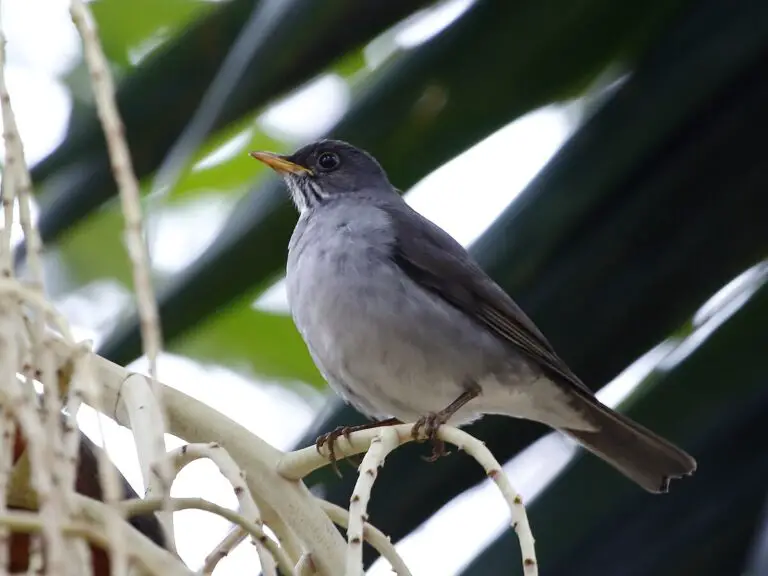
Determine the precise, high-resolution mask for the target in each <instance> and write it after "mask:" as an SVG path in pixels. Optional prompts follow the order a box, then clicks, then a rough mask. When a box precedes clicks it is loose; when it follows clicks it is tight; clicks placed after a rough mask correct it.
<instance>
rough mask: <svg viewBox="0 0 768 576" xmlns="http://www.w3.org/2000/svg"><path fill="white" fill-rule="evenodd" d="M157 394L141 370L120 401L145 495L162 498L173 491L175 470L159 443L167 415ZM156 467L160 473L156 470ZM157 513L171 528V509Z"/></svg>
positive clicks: (130, 378) (127, 383)
mask: <svg viewBox="0 0 768 576" xmlns="http://www.w3.org/2000/svg"><path fill="white" fill-rule="evenodd" d="M154 398H155V395H154V394H153V391H152V384H151V382H150V379H149V378H147V377H146V376H143V375H141V374H131V375H130V376H128V377H127V378H126V379H125V381H124V382H123V385H122V387H121V388H120V401H121V402H122V405H123V406H124V407H125V411H126V414H127V416H128V419H129V421H130V423H131V430H133V439H134V442H135V443H136V452H137V455H138V459H139V467H140V469H141V477H142V479H143V480H144V486H145V496H147V497H148V498H162V497H163V496H164V495H168V494H170V492H169V490H170V483H172V482H173V471H172V470H171V469H170V467H169V465H168V462H167V458H166V451H165V449H164V443H163V445H160V444H158V442H157V438H163V437H164V436H165V424H164V421H165V418H164V415H163V414H162V412H161V411H160V406H159V405H158V404H157V402H155V401H154ZM156 469H157V470H158V471H159V472H160V474H155V473H154V471H155V470H156ZM166 488H167V489H166ZM157 517H158V519H159V520H160V523H161V525H162V526H165V529H166V530H171V529H172V527H173V518H172V515H171V513H170V510H161V511H159V512H158V513H157Z"/></svg>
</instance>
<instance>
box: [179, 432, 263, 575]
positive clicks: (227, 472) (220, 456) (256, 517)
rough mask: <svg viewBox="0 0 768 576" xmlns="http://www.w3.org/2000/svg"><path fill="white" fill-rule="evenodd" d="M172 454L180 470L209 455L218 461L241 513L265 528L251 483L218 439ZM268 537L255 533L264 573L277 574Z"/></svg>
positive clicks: (254, 542) (180, 449)
mask: <svg viewBox="0 0 768 576" xmlns="http://www.w3.org/2000/svg"><path fill="white" fill-rule="evenodd" d="M169 458H170V460H171V462H172V467H173V469H174V471H175V472H176V473H177V474H178V472H179V471H180V470H181V469H182V468H184V467H185V466H186V465H187V464H189V463H190V462H193V461H194V460H198V459H200V458H207V459H209V460H210V461H211V462H213V463H214V464H216V466H217V467H218V468H219V472H221V475H222V476H224V478H226V479H227V480H228V481H229V483H230V484H231V485H232V490H233V491H234V493H235V496H236V497H237V501H238V504H239V505H240V513H241V514H242V515H244V517H245V518H246V519H247V520H248V521H250V522H251V523H253V524H254V525H256V526H259V527H262V528H263V526H264V523H263V522H262V520H261V514H260V512H259V509H258V507H257V506H256V503H255V502H254V500H253V496H252V495H251V491H250V490H249V489H248V485H247V484H246V483H245V474H244V473H243V471H242V470H240V468H239V467H238V465H237V463H236V462H235V461H234V460H233V459H232V457H231V456H230V455H229V453H228V452H227V451H226V450H225V449H224V448H222V447H221V446H220V445H219V444H218V443H216V442H209V443H207V444H185V445H183V446H181V447H180V448H177V449H176V450H173V451H171V452H170V453H169ZM266 539H267V536H266V535H264V533H263V532H262V533H261V535H260V536H259V537H258V538H256V537H253V536H252V537H251V540H252V542H253V544H254V546H255V547H256V552H257V554H258V556H259V561H260V563H261V571H262V573H263V574H264V576H277V569H276V567H275V559H274V556H272V554H270V552H269V549H268V548H267V547H266V546H265V542H264V540H266Z"/></svg>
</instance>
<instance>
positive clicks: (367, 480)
mask: <svg viewBox="0 0 768 576" xmlns="http://www.w3.org/2000/svg"><path fill="white" fill-rule="evenodd" d="M377 432H378V433H377V434H376V436H374V437H373V439H372V440H371V444H370V446H369V447H368V450H367V451H366V453H365V456H364V457H363V461H362V463H361V464H360V467H359V468H358V476H357V482H356V483H355V489H354V490H353V491H352V497H351V498H350V501H349V526H347V568H346V572H345V575H346V576H362V573H363V526H364V525H365V522H366V520H367V519H368V513H367V511H368V501H369V500H370V498H371V491H372V490H373V484H374V482H375V481H376V477H377V476H378V475H379V468H380V467H381V466H383V465H384V459H385V458H386V457H387V456H388V455H389V453H390V452H392V450H394V449H395V448H397V447H398V446H399V445H400V439H399V438H398V437H397V432H395V431H394V430H392V428H388V427H381V428H378V429H377Z"/></svg>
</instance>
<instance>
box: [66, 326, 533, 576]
mask: <svg viewBox="0 0 768 576" xmlns="http://www.w3.org/2000/svg"><path fill="white" fill-rule="evenodd" d="M51 345H52V346H53V347H54V348H55V349H56V350H57V354H58V355H59V357H60V358H62V359H63V358H66V357H67V355H68V346H67V345H66V343H64V342H61V341H54V342H53V343H52V344H51ZM93 366H94V370H95V377H96V378H97V380H98V381H99V382H100V383H101V384H102V386H103V389H102V390H103V397H104V400H105V406H110V407H112V408H111V412H109V413H108V415H109V416H111V417H113V418H114V419H116V420H117V421H118V422H119V423H121V424H123V425H126V426H129V425H130V422H129V421H128V419H127V418H126V414H125V407H124V406H123V404H122V402H121V399H120V389H121V386H122V384H123V382H124V381H125V380H126V379H127V378H128V377H129V375H130V373H129V372H128V371H127V370H125V369H124V368H122V367H120V366H117V365H116V364H113V363H112V362H109V361H108V360H106V359H104V358H101V357H99V356H94V359H93ZM164 396H165V398H166V400H167V402H166V407H167V410H168V412H167V413H168V423H169V431H170V432H171V433H172V434H174V435H176V436H178V437H180V438H183V439H185V440H187V441H189V442H193V443H199V442H205V441H206V440H207V439H210V438H217V439H218V440H219V443H220V444H221V445H222V446H223V447H224V448H225V449H226V450H227V452H228V453H229V454H230V455H231V456H232V458H233V459H234V460H235V462H237V463H238V465H239V466H240V467H241V468H242V470H243V471H244V472H245V474H246V482H247V484H248V488H249V489H250V490H251V493H252V495H253V496H254V500H255V501H256V504H257V505H258V508H259V509H260V510H261V512H262V515H263V517H264V518H263V520H264V522H265V524H267V525H269V526H270V528H272V527H273V524H272V522H273V521H274V522H276V523H278V524H279V523H282V526H284V527H286V528H285V531H286V533H289V534H291V537H292V538H293V537H295V538H297V539H298V541H299V542H301V543H302V545H303V546H304V550H305V551H307V552H310V553H311V554H312V558H313V561H314V562H315V564H316V565H317V567H318V571H319V572H320V573H321V574H341V573H343V572H342V570H343V568H341V565H342V564H344V559H343V556H344V555H343V553H341V550H342V549H343V548H342V546H343V544H341V543H340V536H339V534H338V532H337V531H336V530H335V529H334V528H333V527H332V524H331V523H330V520H329V518H328V516H327V515H326V514H324V513H323V511H322V510H321V509H320V507H319V506H318V504H317V503H316V502H315V501H314V498H313V497H312V496H311V494H310V493H309V491H308V490H307V488H306V487H305V486H304V485H303V483H301V482H296V481H297V480H300V479H301V478H303V477H304V476H306V475H307V474H309V473H310V472H312V471H313V470H316V469H317V468H320V467H322V466H325V465H327V464H328V457H327V454H319V453H318V452H317V450H316V449H315V448H314V447H310V448H305V449H303V450H297V451H295V452H290V453H283V452H280V451H278V450H276V449H275V448H273V447H272V446H270V445H269V444H266V443H265V442H264V441H262V440H261V439H260V438H258V437H257V436H255V435H253V434H252V433H250V432H248V431H247V430H245V429H244V428H242V427H241V426H239V425H238V424H236V423H235V422H232V421H231V420H229V419H228V418H226V417H225V416H223V415H222V414H220V413H219V412H217V411H216V410H214V409H212V408H210V407H209V406H206V405H204V404H202V403H200V402H198V401H197V400H194V399H192V398H190V397H189V396H187V395H185V394H183V393H182V392H179V391H178V390H175V389H173V388H167V387H166V389H165V392H164ZM412 428H413V427H412V425H411V424H403V425H398V426H392V427H388V430H389V431H391V433H392V434H394V435H395V436H394V437H396V438H397V443H396V445H399V444H401V443H405V442H409V441H411V439H412V438H411V431H412ZM378 434H379V430H378V429H372V430H365V431H360V432H354V433H352V435H351V436H350V439H349V440H346V439H345V438H343V437H341V438H339V439H338V441H337V442H336V445H335V447H334V448H335V451H336V453H337V454H338V455H339V456H351V455H353V454H358V453H360V452H364V451H366V450H367V449H368V448H369V447H370V444H371V441H372V440H373V438H374V437H376V436H377V435H378ZM388 434H390V432H388ZM392 437H393V436H390V438H392ZM438 438H439V439H441V440H443V441H445V442H448V443H451V444H455V445H456V446H458V447H459V448H462V449H464V450H465V451H466V452H467V453H468V454H469V455H470V456H473V457H474V458H475V459H476V460H477V461H478V462H479V463H480V464H481V465H482V466H483V468H484V469H485V471H486V473H487V474H488V475H489V477H490V478H491V479H492V480H493V481H494V482H495V483H496V484H497V486H498V487H499V488H500V490H501V491H502V494H503V495H504V498H505V500H506V501H507V503H508V505H509V506H510V512H511V516H512V524H513V527H514V528H515V530H516V532H517V534H518V538H519V540H520V545H521V550H522V555H523V558H524V568H525V573H526V575H529V576H530V575H535V574H537V572H538V567H537V563H536V557H535V552H534V539H533V536H532V534H531V532H530V526H529V524H528V520H527V516H526V514H525V509H524V507H523V504H522V499H521V498H520V497H519V495H517V494H516V493H515V491H514V490H513V489H512V487H511V485H510V484H509V481H508V480H507V478H506V476H505V475H504V473H503V470H502V468H501V466H500V465H499V463H498V462H497V461H496V460H495V458H494V457H493V455H492V454H491V453H490V452H489V451H488V449H487V448H486V447H485V446H484V445H483V443H482V442H480V441H478V440H476V439H474V438H473V437H471V436H470V435H468V434H467V433H465V432H462V431H461V430H458V429H455V428H451V427H446V426H442V427H441V428H440V429H439V430H438ZM329 527H330V528H329ZM294 549H295V548H294ZM289 554H290V555H291V557H294V558H298V557H299V556H300V554H298V555H294V554H293V552H292V551H290V550H289Z"/></svg>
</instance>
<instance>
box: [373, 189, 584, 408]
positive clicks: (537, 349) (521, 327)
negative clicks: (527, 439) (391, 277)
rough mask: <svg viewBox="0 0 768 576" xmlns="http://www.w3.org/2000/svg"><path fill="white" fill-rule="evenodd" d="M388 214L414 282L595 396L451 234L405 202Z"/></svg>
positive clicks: (399, 260) (398, 255) (398, 254)
mask: <svg viewBox="0 0 768 576" xmlns="http://www.w3.org/2000/svg"><path fill="white" fill-rule="evenodd" d="M385 210H387V212H388V213H389V214H390V217H391V218H392V221H393V224H394V226H395V243H394V246H393V259H394V261H395V263H396V264H397V265H398V266H399V267H400V268H401V269H402V270H403V272H404V273H405V274H407V275H408V277H410V278H411V280H413V281H414V282H415V283H416V284H417V285H419V286H421V287H422V288H423V289H424V290H428V291H429V292H432V293H433V294H436V295H437V296H439V297H441V298H443V299H444V300H445V301H447V302H449V303H450V304H451V305H453V306H454V307H456V308H457V309H459V310H460V311H462V312H463V313H464V314H466V315H467V316H469V317H471V318H472V319H474V320H475V321H476V322H478V323H480V324H482V325H483V326H485V327H486V328H487V329H489V330H491V331H492V332H493V333H495V334H496V335H497V336H498V337H500V338H502V339H503V340H506V341H507V342H509V343H510V344H511V345H513V346H514V347H515V348H516V349H517V350H518V351H520V352H522V353H523V354H524V355H526V356H527V357H528V358H530V359H531V360H533V361H534V362H535V363H536V364H537V365H539V366H540V367H541V368H542V369H543V370H544V371H545V373H547V374H548V375H549V377H551V378H553V379H554V380H555V381H557V382H562V383H566V384H568V385H572V386H575V387H576V388H578V389H579V390H580V391H581V393H582V394H583V393H584V392H585V391H586V392H588V393H589V395H590V396H591V395H592V394H593V393H592V391H591V390H590V389H589V388H587V387H586V386H585V385H584V384H583V383H582V382H581V380H579V378H578V377H577V376H576V375H575V374H574V373H573V372H572V371H571V369H570V368H568V366H567V365H566V364H565V362H563V361H562V360H561V359H560V358H559V357H558V356H557V354H556V353H555V351H554V349H553V348H552V345H551V344H550V343H549V342H548V341H547V339H546V338H545V337H544V335H543V334H542V333H541V332H540V331H539V329H538V328H537V327H536V325H535V324H534V323H533V322H532V321H531V319H530V318H528V316H526V314H525V312H523V310H522V309H521V308H520V307H519V306H518V305H517V304H515V302H514V300H512V298H510V297H509V295H508V294H507V293H506V292H504V290H502V289H501V287H500V286H499V285H498V284H496V283H495V282H494V281H493V280H491V278H490V277H489V276H488V275H487V274H486V273H485V272H484V271H483V270H482V269H481V268H480V267H479V266H478V265H477V264H476V263H475V262H474V260H472V257H471V256H470V255H469V253H468V252H467V251H466V250H465V249H464V248H463V247H462V246H461V245H460V244H459V243H458V242H456V241H455V240H454V239H453V238H452V237H451V236H450V235H449V234H448V233H447V232H445V231H444V230H442V229H441V228H439V227H438V226H437V225H435V224H433V223H432V222H430V221H429V220H427V219H426V218H424V217H423V216H421V215H420V214H419V213H418V212H416V211H414V210H413V209H411V208H410V207H409V206H408V205H407V204H405V203H400V202H397V203H396V204H393V205H391V206H387V207H385Z"/></svg>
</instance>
